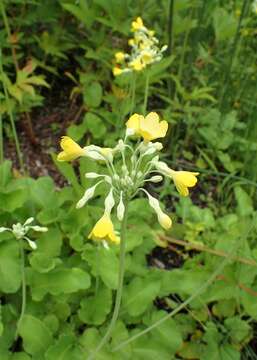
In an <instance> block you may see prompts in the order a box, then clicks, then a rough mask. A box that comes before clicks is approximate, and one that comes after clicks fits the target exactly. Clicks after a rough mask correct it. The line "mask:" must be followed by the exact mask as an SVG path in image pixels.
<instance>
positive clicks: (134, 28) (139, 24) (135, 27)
mask: <svg viewBox="0 0 257 360" xmlns="http://www.w3.org/2000/svg"><path fill="white" fill-rule="evenodd" d="M131 26H132V29H131V30H132V31H137V30H140V29H142V28H143V27H144V23H143V20H142V18H141V17H140V16H139V17H137V18H136V20H135V21H132V24H131Z"/></svg>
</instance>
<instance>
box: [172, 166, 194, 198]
mask: <svg viewBox="0 0 257 360" xmlns="http://www.w3.org/2000/svg"><path fill="white" fill-rule="evenodd" d="M197 175H199V173H198V172H190V171H174V170H171V169H170V176H171V178H172V179H173V181H174V184H175V186H176V189H177V190H178V192H179V193H180V195H182V196H188V194H189V191H188V188H190V187H193V186H195V185H196V183H197V178H196V176H197Z"/></svg>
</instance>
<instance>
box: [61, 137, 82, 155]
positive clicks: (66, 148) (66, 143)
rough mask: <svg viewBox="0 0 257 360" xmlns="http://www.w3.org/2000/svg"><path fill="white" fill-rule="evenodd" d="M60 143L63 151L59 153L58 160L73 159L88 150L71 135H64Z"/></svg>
mask: <svg viewBox="0 0 257 360" xmlns="http://www.w3.org/2000/svg"><path fill="white" fill-rule="evenodd" d="M60 145H61V148H62V149H63V151H61V152H60V153H59V154H58V156H57V160H58V161H71V160H75V159H77V158H78V157H80V156H85V155H86V150H85V149H82V147H80V146H79V145H78V144H77V143H76V142H75V141H73V140H72V139H71V138H70V137H69V136H63V137H62V139H61V143H60Z"/></svg>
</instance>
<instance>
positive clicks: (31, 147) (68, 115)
mask: <svg viewBox="0 0 257 360" xmlns="http://www.w3.org/2000/svg"><path fill="white" fill-rule="evenodd" d="M71 88H72V84H71V83H70V82H69V81H67V80H66V81H64V83H63V84H61V85H60V83H59V84H58V86H54V85H53V87H52V90H51V93H50V95H49V97H47V98H46V99H45V101H44V105H43V106H42V107H40V108H35V109H33V110H32V111H31V113H30V117H31V119H32V126H33V132H34V136H35V139H34V141H33V138H32V137H31V134H30V132H29V130H28V123H27V121H26V118H25V116H23V115H21V116H20V117H19V119H18V121H17V122H16V129H17V134H18V138H19V142H20V148H21V152H22V154H23V161H24V166H25V172H26V174H28V175H30V176H31V177H33V178H38V177H40V176H51V177H52V178H53V180H54V181H55V183H56V185H57V187H62V186H63V185H64V184H66V180H65V178H64V177H63V176H62V175H61V174H60V172H59V171H58V170H57V168H56V166H55V164H54V162H53V160H52V157H51V153H58V152H59V151H60V147H59V143H60V138H61V136H63V135H65V134H66V131H67V127H68V126H69V124H70V123H71V122H72V119H74V117H75V116H76V114H77V113H78V111H79V109H80V104H79V101H77V102H73V103H71V100H70V99H69V94H70V91H71ZM61 89H63V90H61ZM35 140H36V141H35ZM4 155H5V158H7V159H10V160H11V161H12V163H13V168H14V171H15V173H16V174H17V171H18V174H19V173H20V172H21V170H20V168H19V161H18V157H17V153H16V149H15V144H14V141H13V139H12V138H11V139H8V138H7V137H6V136H5V139H4Z"/></svg>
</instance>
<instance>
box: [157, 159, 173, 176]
mask: <svg viewBox="0 0 257 360" xmlns="http://www.w3.org/2000/svg"><path fill="white" fill-rule="evenodd" d="M154 165H155V167H156V169H157V170H159V171H161V172H162V173H164V174H165V175H170V168H169V167H168V165H167V164H166V163H165V162H163V161H157V162H155V163H154Z"/></svg>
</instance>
